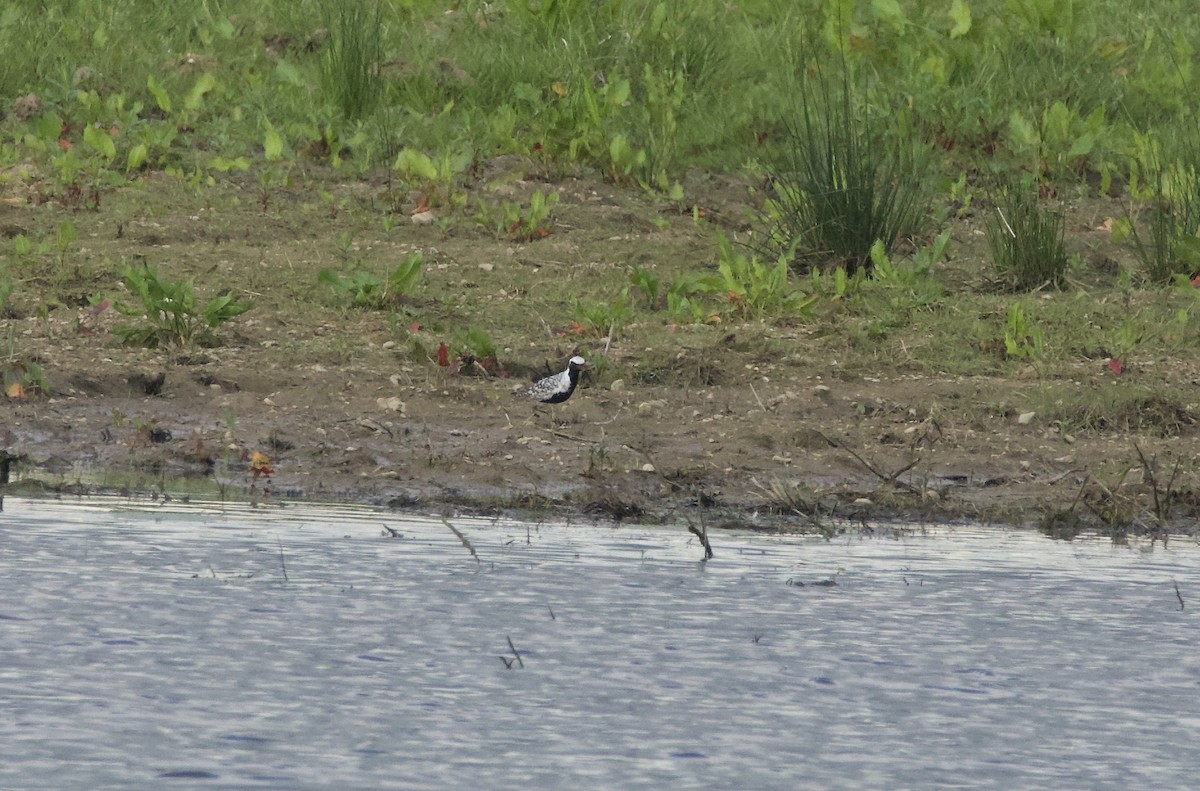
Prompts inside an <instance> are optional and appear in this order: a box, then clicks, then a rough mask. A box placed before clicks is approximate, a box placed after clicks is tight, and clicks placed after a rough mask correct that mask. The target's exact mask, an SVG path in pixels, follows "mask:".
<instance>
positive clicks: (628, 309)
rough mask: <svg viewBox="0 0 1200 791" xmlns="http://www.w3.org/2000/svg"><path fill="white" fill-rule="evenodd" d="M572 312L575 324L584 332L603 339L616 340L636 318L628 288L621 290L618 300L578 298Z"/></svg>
mask: <svg viewBox="0 0 1200 791" xmlns="http://www.w3.org/2000/svg"><path fill="white" fill-rule="evenodd" d="M571 310H572V311H573V313H574V315H575V322H576V323H577V324H578V325H579V326H580V327H581V328H582V329H583V331H584V332H586V333H588V334H590V335H595V336H598V337H601V338H604V337H607V338H610V339H611V338H616V337H617V334H618V333H619V332H620V331H621V330H622V328H624V326H625V325H626V324H628V323H629V322H630V321H631V320H632V319H633V317H634V315H635V311H634V308H633V306H632V305H630V304H629V288H628V286H627V287H625V288H623V289H621V293H620V294H618V295H617V298H616V299H612V300H608V301H604V300H582V299H579V298H578V297H576V298H574V299H573V300H572V301H571Z"/></svg>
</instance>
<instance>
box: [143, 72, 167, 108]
mask: <svg viewBox="0 0 1200 791" xmlns="http://www.w3.org/2000/svg"><path fill="white" fill-rule="evenodd" d="M146 88H147V89H149V91H150V93H151V95H152V96H154V102H155V104H157V105H158V109H160V110H162V111H163V112H164V113H168V114H169V113H170V112H171V96H170V94H168V93H167V89H166V88H164V87H162V86H161V85H159V84H158V80H156V79H155V78H154V75H153V74H151V75H150V76H148V77H147V78H146Z"/></svg>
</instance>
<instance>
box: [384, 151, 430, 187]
mask: <svg viewBox="0 0 1200 791" xmlns="http://www.w3.org/2000/svg"><path fill="white" fill-rule="evenodd" d="M392 167H393V168H394V169H395V170H398V171H400V172H401V173H403V174H405V175H409V176H419V177H421V178H423V179H425V180H426V181H436V180H437V175H438V174H437V168H436V167H434V165H433V160H431V159H430V158H429V157H428V155H426V154H424V153H422V152H420V151H417V150H416V149H414V148H404V149H401V151H400V153H399V154H397V155H396V162H395V164H393V165H392Z"/></svg>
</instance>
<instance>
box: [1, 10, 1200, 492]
mask: <svg viewBox="0 0 1200 791" xmlns="http://www.w3.org/2000/svg"><path fill="white" fill-rule="evenodd" d="M1198 37H1200V20H1198V19H1197V18H1196V16H1195V14H1194V13H1191V6H1190V4H1189V3H1186V2H1183V1H1182V0H1180V2H1168V1H1165V0H1164V1H1162V2H1156V3H1153V4H1149V5H1143V6H1136V5H1134V4H1129V3H1118V2H1107V1H1105V2H1097V3H1092V4H1089V5H1088V7H1087V8H1086V9H1084V8H1083V7H1082V6H1081V5H1080V4H1074V3H1060V2H1040V1H1038V0H1005V1H1000V0H996V1H995V2H967V0H947V2H944V3H943V2H938V3H916V2H897V0H875V1H874V2H870V3H865V2H864V3H854V2H822V3H816V2H811V3H792V2H786V3H785V2H768V1H766V0H763V1H761V2H746V3H741V4H729V3H725V2H707V1H705V2H697V3H689V4H686V6H685V5H682V4H670V3H652V2H617V1H615V0H613V1H609V2H605V1H601V2H597V1H596V0H563V1H562V2H557V1H555V0H546V1H545V2H541V3H525V2H512V3H471V2H462V3H458V4H449V5H445V4H437V5H435V4H431V3H427V2H417V1H414V2H375V3H372V2H368V3H362V4H355V5H354V6H353V7H352V8H351V9H349V10H348V9H347V8H346V7H344V4H342V3H336V2H332V0H330V1H329V2H296V3H281V2H279V3H276V2H248V3H241V4H237V6H236V7H234V6H233V5H232V4H228V5H223V4H221V3H214V2H181V3H176V4H172V5H170V6H163V5H161V4H154V3H149V2H140V1H134V0H109V1H108V2H104V3H100V2H92V1H91V0H79V1H78V2H74V3H63V4H55V7H53V8H48V9H47V8H43V7H42V5H41V4H38V3H33V2H26V1H25V0H21V1H20V2H15V3H12V4H9V6H7V7H6V8H5V9H4V10H3V11H0V51H4V52H5V53H6V57H5V58H4V60H3V62H0V108H2V109H3V119H2V120H0V201H2V202H0V254H2V255H3V258H2V259H0V308H2V309H3V311H4V316H5V323H6V324H7V325H8V329H7V332H6V333H5V335H6V339H7V341H8V348H7V350H6V352H7V354H6V357H5V361H4V363H3V375H4V386H5V390H6V392H7V393H8V395H9V396H10V397H13V398H24V399H39V398H46V397H48V396H52V395H53V394H55V392H56V390H58V391H61V390H63V389H65V388H66V383H65V382H63V381H61V380H60V381H58V382H56V381H55V375H54V370H53V366H51V365H49V364H48V361H47V359H46V356H45V354H44V353H41V352H39V351H38V346H39V344H38V343H36V342H34V341H31V340H29V339H30V338H33V339H41V340H43V341H45V342H47V343H49V342H50V341H51V340H52V341H53V342H54V343H57V344H59V345H60V346H61V345H63V344H66V345H68V346H70V347H72V348H74V349H75V350H76V351H77V352H78V351H80V350H82V351H83V352H86V353H87V354H88V355H89V356H91V357H93V358H95V359H104V358H109V357H112V356H116V355H118V354H126V355H132V359H148V358H147V357H146V355H153V354H158V353H169V354H172V355H176V357H175V359H179V358H180V357H186V356H189V355H191V356H193V357H194V356H195V354H194V353H195V352H196V350H197V349H202V348H206V347H207V348H220V347H222V346H224V347H225V348H230V349H235V350H236V349H245V348H248V347H253V346H255V345H261V344H268V346H267V347H265V348H269V349H270V353H271V355H272V358H273V361H274V362H276V363H278V364H280V365H283V366H285V367H286V366H296V365H300V364H316V365H322V366H330V367H336V366H340V365H347V364H349V363H351V362H353V361H355V360H356V359H357V357H356V355H358V354H359V347H360V346H362V345H364V344H366V345H370V346H371V347H372V348H384V347H385V346H386V348H387V350H388V351H389V353H390V354H391V356H392V360H391V362H390V363H389V364H392V363H394V364H395V365H396V367H397V369H398V370H400V371H401V372H402V374H403V375H404V376H405V377H409V378H411V379H414V380H417V381H424V380H425V379H428V380H429V381H434V380H436V381H437V382H438V383H444V381H446V379H447V378H451V377H458V376H463V375H468V374H470V375H477V374H486V375H488V376H491V375H501V376H505V375H514V376H517V377H521V376H525V375H528V374H532V373H534V372H542V368H543V367H544V366H545V365H547V364H554V363H556V362H557V360H554V359H553V358H556V357H557V356H559V355H566V354H569V353H571V352H573V351H575V350H579V351H583V352H585V353H586V355H587V356H588V358H589V361H590V363H591V374H590V377H591V379H590V380H589V384H592V385H600V386H605V387H607V386H610V385H612V384H613V383H614V382H618V381H620V382H623V383H626V384H628V385H632V386H646V387H671V388H682V389H690V390H695V389H698V388H711V387H719V386H726V387H730V386H741V385H742V384H743V383H744V382H746V381H758V378H761V377H762V376H764V375H767V374H768V373H769V377H768V378H774V379H775V381H776V382H778V381H780V379H783V380H784V381H787V379H786V378H787V377H789V376H793V377H794V376H804V377H807V378H812V377H813V376H814V372H819V375H820V376H822V377H824V378H825V379H826V380H827V381H830V382H832V383H834V384H835V386H836V385H837V384H838V383H863V382H870V381H885V382H886V381H889V380H896V381H899V380H903V379H905V378H928V379H945V378H955V379H957V380H960V381H962V382H965V383H967V384H966V385H965V386H964V387H965V389H963V390H962V392H961V393H960V395H958V396H957V397H954V398H944V399H941V400H940V401H939V404H938V406H937V407H936V409H935V410H934V412H937V410H941V413H938V414H934V413H931V412H930V411H929V407H927V406H926V407H922V410H921V411H922V419H924V418H926V417H928V418H931V419H940V420H943V421H948V422H952V423H954V424H955V425H957V426H959V427H961V428H963V430H966V431H970V430H974V429H979V430H982V429H983V428H985V427H989V426H992V425H994V424H995V422H996V421H1007V420H1010V419H1012V420H1016V419H1017V418H1018V417H1019V416H1022V415H1024V414H1026V413H1033V414H1035V415H1036V416H1037V418H1036V420H1037V423H1038V425H1040V426H1043V427H1044V429H1045V430H1046V431H1047V432H1052V433H1053V435H1054V436H1055V437H1056V438H1057V437H1071V438H1074V437H1076V436H1080V435H1089V434H1090V435H1095V436H1104V437H1113V436H1120V435H1125V434H1128V435H1130V436H1131V437H1133V438H1141V439H1142V440H1144V441H1146V442H1148V443H1154V442H1167V441H1169V442H1171V443H1172V444H1171V445H1170V448H1169V452H1170V455H1171V458H1172V459H1174V458H1176V457H1178V458H1179V459H1181V460H1182V463H1183V464H1184V466H1183V467H1182V470H1183V472H1182V477H1180V478H1178V480H1177V481H1176V483H1175V484H1174V485H1173V488H1172V491H1173V492H1174V495H1173V496H1175V497H1177V498H1181V499H1186V498H1187V497H1193V498H1194V496H1195V495H1194V492H1195V490H1196V489H1197V483H1196V479H1195V475H1196V468H1197V465H1198V464H1200V460H1198V459H1197V450H1196V445H1195V442H1194V438H1195V435H1196V431H1197V429H1196V425H1197V420H1198V419H1200V405H1198V400H1197V395H1196V393H1197V389H1196V380H1197V373H1196V372H1197V365H1196V359H1197V353H1198V352H1200V289H1197V288H1196V287H1195V286H1194V285H1193V281H1192V278H1193V277H1194V276H1195V275H1196V274H1197V271H1198V270H1200V236H1198V232H1200V180H1198V177H1197V168H1196V166H1197V163H1198V162H1200V126H1198V124H1197V119H1196V117H1195V115H1194V108H1193V107H1192V105H1191V103H1190V101H1189V99H1188V97H1190V96H1194V95H1196V93H1197V88H1198V87H1200V86H1198V84H1197V83H1198V81H1200V77H1198V76H1197V75H1196V73H1195V72H1196V63H1197V55H1196V53H1195V52H1194V51H1193V45H1192V43H1191V42H1193V41H1195V40H1197V38H1198ZM64 316H69V317H70V319H69V320H68V321H66V322H63V321H61V319H62V318H63V317H64ZM146 349H149V350H150V351H144V350H146ZM139 355H140V356H139ZM547 361H552V362H547ZM756 377H758V378H756ZM997 381H1000V382H1003V383H1005V386H1003V387H996V386H991V385H987V384H983V385H971V384H970V383H971V382H997ZM439 386H440V384H439ZM755 397H756V398H757V391H756V393H755ZM875 406H877V405H875ZM875 406H873V405H872V404H871V403H866V402H863V403H858V404H857V405H856V406H855V408H856V409H860V410H862V411H863V414H864V416H870V411H871V410H872V409H874V408H875ZM764 411H766V407H765V406H764ZM1022 425H1024V424H1022ZM1147 447H1150V448H1151V449H1153V446H1152V445H1147ZM1125 462H1127V463H1128V465H1129V467H1130V468H1136V469H1141V468H1142V466H1143V465H1142V464H1141V463H1140V462H1139V461H1138V459H1137V458H1136V456H1135V454H1134V453H1133V450H1132V446H1131V447H1130V449H1129V458H1128V459H1126V460H1125Z"/></svg>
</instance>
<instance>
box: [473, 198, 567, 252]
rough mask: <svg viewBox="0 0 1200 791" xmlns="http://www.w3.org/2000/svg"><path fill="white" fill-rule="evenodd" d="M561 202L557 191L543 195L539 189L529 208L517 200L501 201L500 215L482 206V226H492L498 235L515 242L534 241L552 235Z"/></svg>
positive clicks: (480, 216)
mask: <svg viewBox="0 0 1200 791" xmlns="http://www.w3.org/2000/svg"><path fill="white" fill-rule="evenodd" d="M558 200H559V195H558V193H557V192H550V193H544V192H542V191H541V190H536V191H535V192H534V193H533V195H531V196H530V198H529V206H528V207H523V206H521V204H519V203H516V202H514V201H510V200H501V201H500V202H499V204H498V209H499V214H498V216H497V215H494V214H493V213H492V211H491V210H490V209H489V208H488V207H487V206H486V205H485V204H482V203H481V204H480V213H479V217H478V220H479V222H480V223H481V224H484V225H489V224H490V225H493V226H494V228H495V230H496V233H497V234H498V235H501V236H504V237H507V238H509V239H512V240H513V241H516V242H532V241H533V240H535V239H544V238H546V237H547V236H549V235H550V233H551V231H552V230H553V228H554V220H553V218H552V217H551V214H552V213H553V211H554V207H555V206H557V205H558Z"/></svg>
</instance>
